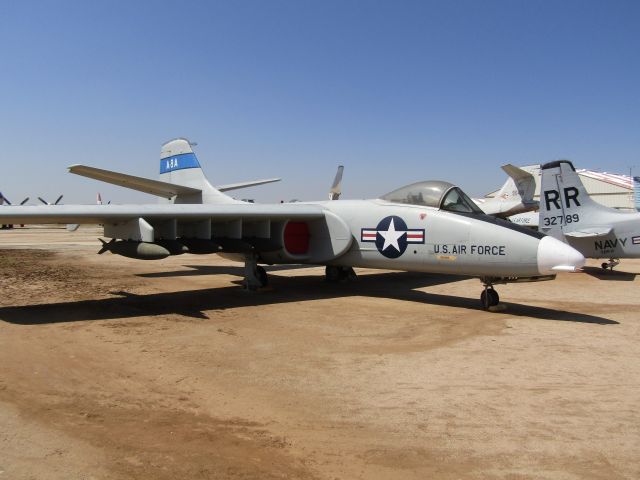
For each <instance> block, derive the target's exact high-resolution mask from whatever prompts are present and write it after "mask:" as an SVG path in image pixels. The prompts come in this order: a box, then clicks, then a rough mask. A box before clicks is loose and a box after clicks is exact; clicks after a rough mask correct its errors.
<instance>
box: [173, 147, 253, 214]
mask: <svg viewBox="0 0 640 480" xmlns="http://www.w3.org/2000/svg"><path fill="white" fill-rule="evenodd" d="M192 145H195V144H192V143H191V142H189V140H187V139H186V138H175V139H173V140H170V141H168V142H166V143H165V144H163V145H162V150H161V151H160V180H161V181H162V182H166V183H172V184H176V185H181V186H185V187H190V188H192V189H197V190H200V192H199V193H195V194H186V195H180V194H178V195H176V196H175V197H174V198H172V199H171V200H169V201H170V202H173V203H241V202H240V201H239V200H235V199H233V198H231V197H229V196H228V195H225V194H224V193H222V192H220V191H219V190H217V189H216V188H214V187H213V186H212V185H211V184H210V183H209V180H207V177H206V176H205V174H204V172H203V171H202V167H200V163H199V162H198V158H197V157H196V154H195V153H194V152H193V148H192ZM161 201H163V200H162V199H161ZM165 201H166V200H165Z"/></svg>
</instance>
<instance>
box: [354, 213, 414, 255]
mask: <svg viewBox="0 0 640 480" xmlns="http://www.w3.org/2000/svg"><path fill="white" fill-rule="evenodd" d="M360 241H361V242H374V243H375V244H376V248H377V249H378V251H379V252H380V253H381V254H382V255H384V256H385V257H387V258H398V257H399V256H400V255H402V254H403V253H404V252H405V250H406V249H407V245H409V244H410V243H419V244H424V229H423V228H407V224H406V222H405V221H404V220H403V219H402V218H400V217H398V216H396V215H392V216H389V217H385V218H383V219H382V220H380V223H378V226H377V227H376V228H363V229H362V230H361V235H360Z"/></svg>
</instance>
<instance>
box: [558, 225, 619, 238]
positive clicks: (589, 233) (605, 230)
mask: <svg viewBox="0 0 640 480" xmlns="http://www.w3.org/2000/svg"><path fill="white" fill-rule="evenodd" d="M612 230H613V229H612V228H611V227H594V228H581V229H580V230H574V231H572V232H564V235H565V236H566V237H574V238H596V237H604V236H606V235H609V234H610V233H611V231H612Z"/></svg>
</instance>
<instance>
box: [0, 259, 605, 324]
mask: <svg viewBox="0 0 640 480" xmlns="http://www.w3.org/2000/svg"><path fill="white" fill-rule="evenodd" d="M467 278H468V277H461V276H454V275H427V274H419V273H412V272H389V273H381V274H372V275H361V276H360V277H358V279H357V280H356V281H353V282H346V283H338V284H334V283H327V282H325V281H324V279H323V277H322V276H319V275H313V276H297V277H295V278H291V277H286V276H277V275H271V276H270V280H271V285H272V287H273V289H270V290H267V291H261V292H247V291H245V290H243V289H242V288H241V287H240V286H237V285H233V286H228V287H219V288H207V289H200V290H187V291H178V292H164V293H153V294H144V295H137V294H133V293H129V292H124V291H121V292H111V293H112V294H113V295H117V297H112V298H105V299H96V300H79V301H72V302H63V303H52V304H34V305H26V306H12V307H2V308H0V320H4V321H5V322H9V323H13V324H19V325H38V324H49V323H62V322H79V321H89V320H109V319H124V318H134V317H140V316H156V315H171V314H174V315H182V316H186V317H192V318H201V319H207V318H209V317H208V316H207V315H206V314H205V313H204V312H206V311H208V310H225V309H232V308H240V307H247V306H259V305H274V304H280V303H282V304H285V303H291V302H304V301H310V300H323V299H333V298H346V297H352V296H360V297H371V298H386V299H391V300H400V301H409V302H416V303H420V304H423V305H424V307H425V308H427V309H428V308H429V305H441V306H448V307H456V308H464V309H468V310H472V311H473V312H475V313H478V314H484V312H483V311H482V310H481V309H480V306H479V300H478V299H475V298H466V297H456V296H452V295H442V294H437V293H427V292H423V291H419V290H415V289H417V288H424V287H429V286H435V285H439V284H444V283H452V282H456V281H461V280H465V279H467ZM235 283H239V282H235ZM478 287H479V288H478V293H479V292H480V285H478ZM505 314H507V315H512V316H523V317H533V318H538V319H545V320H556V321H569V322H579V323H590V324H600V325H610V324H618V322H616V321H614V320H609V319H607V318H603V317H598V316H595V315H587V314H583V313H574V312H567V311H562V310H553V309H549V308H544V307H536V306H530V305H521V304H517V303H507V310H506V312H505ZM346 320H348V318H347V319H346Z"/></svg>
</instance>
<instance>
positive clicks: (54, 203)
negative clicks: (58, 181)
mask: <svg viewBox="0 0 640 480" xmlns="http://www.w3.org/2000/svg"><path fill="white" fill-rule="evenodd" d="M62 197H64V195H60V196H59V197H58V198H56V201H55V202H53V203H49V202H47V201H46V200H45V199H44V198H42V197H38V200H40V201H41V202H42V203H43V204H44V205H59V204H60V200H62Z"/></svg>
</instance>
